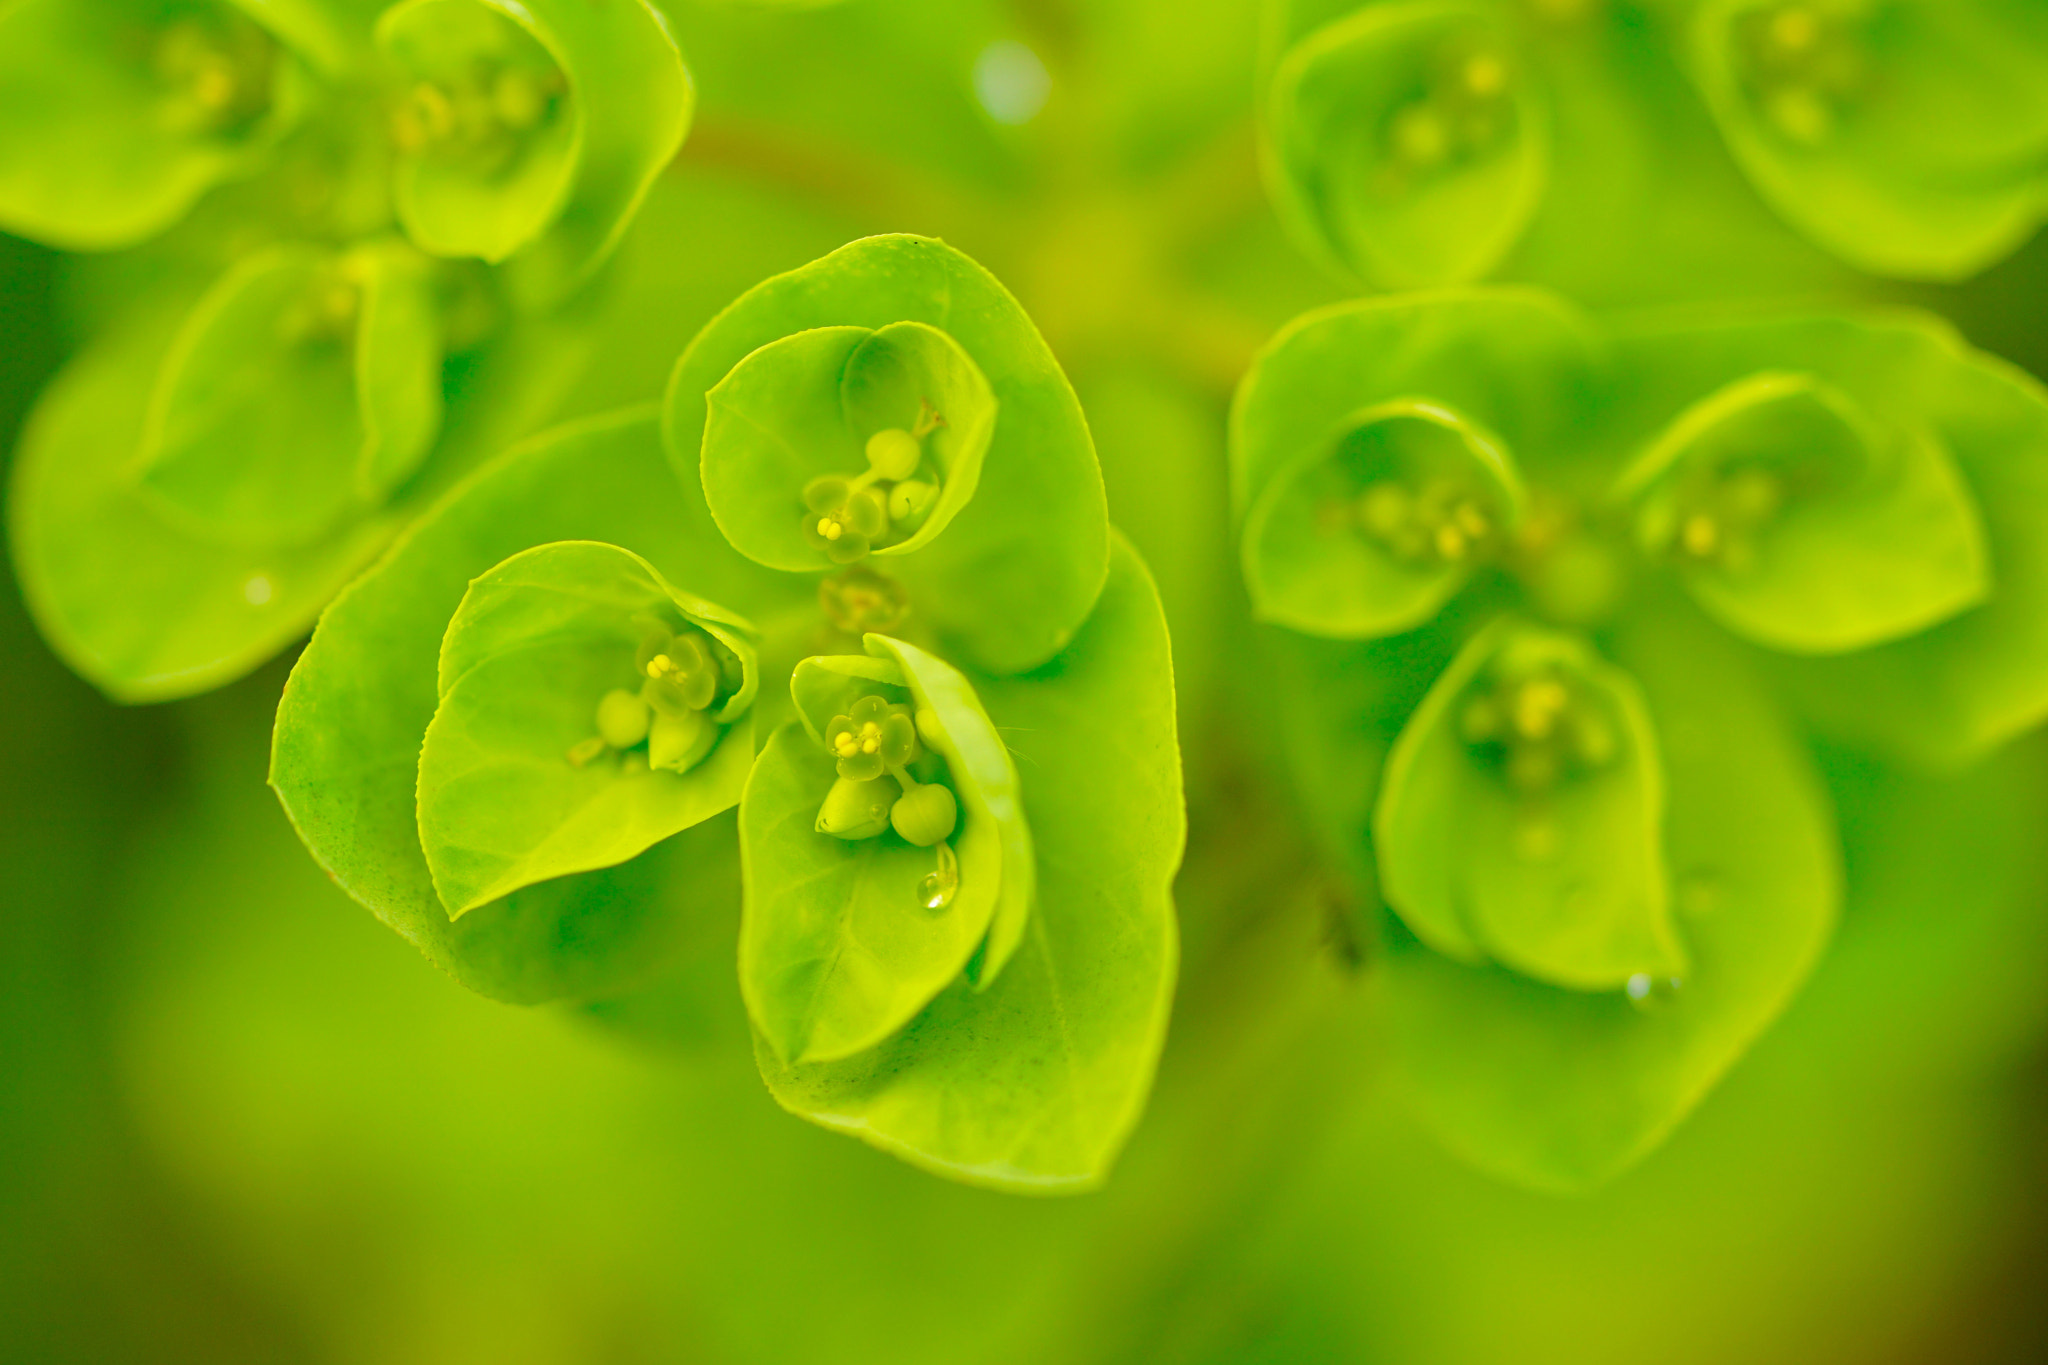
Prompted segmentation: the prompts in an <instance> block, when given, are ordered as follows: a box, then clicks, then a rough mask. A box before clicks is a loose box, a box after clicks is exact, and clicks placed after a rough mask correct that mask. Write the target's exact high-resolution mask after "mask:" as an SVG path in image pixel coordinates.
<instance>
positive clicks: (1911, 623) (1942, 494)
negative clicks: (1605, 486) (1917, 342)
mask: <svg viewBox="0 0 2048 1365" xmlns="http://www.w3.org/2000/svg"><path fill="white" fill-rule="evenodd" d="M1620 492H1621V494H1622V495H1623V496H1624V497H1627V498H1631V499H1633V500H1634V501H1635V503H1636V527H1637V535H1638V539H1639V540H1640V541H1641V542H1642V544H1643V546H1644V548H1645V549H1646V550H1647V551H1649V552H1650V553H1651V554H1653V555H1656V556H1659V557H1663V558H1669V559H1671V560H1674V561H1676V562H1677V564H1678V565H1679V569H1680V573H1681V576H1682V577H1683V579H1684V580H1685V583H1686V586H1687V587H1688V588H1689V589H1690V590H1691V591H1692V594H1693V596H1694V597H1696V598H1697V599H1698V600H1699V602H1700V604H1701V605H1702V606H1703V607H1705V608H1706V609H1707V611H1708V612H1709V613H1711V614H1712V615H1713V616H1714V617H1715V619H1717V620H1719V621H1720V622H1721V623H1722V624H1723V625H1725V626H1727V627H1728V628H1729V629H1730V630H1733V631H1735V632H1736V633H1737V634H1739V635H1744V636H1747V637H1748V638H1750V639H1752V640H1755V641H1756V642H1758V643H1759V644H1763V645H1767V646H1770V647H1772V648H1774V649H1782V650H1787V651H1789V652H1792V653H1796V654H1836V653H1844V652H1847V651H1849V650H1853V649H1862V648H1866V647H1868V646H1870V645H1874V644H1881V643H1884V642H1885V641H1887V640H1895V639H1899V638H1901V637H1903V636H1907V635H1912V634H1915V633H1917V632H1919V631H1922V630H1925V629H1926V628H1928V627H1929V626H1932V625H1935V624H1937V623H1938V622H1941V621H1945V620H1947V619H1948V618H1950V617H1952V616H1955V615H1957V614H1958V613H1960V612H1962V611H1965V610H1967V609H1968V608H1970V607H1973V606H1975V605H1977V604H1978V603H1979V602H1981V601H1983V599H1984V598H1985V597H1986V596H1987V595H1988V594H1989V593H1990V591H1991V565H1990V562H1989V557H1988V553H1987V550H1986V547H1985V543H1984V531H1983V527H1982V525H1981V524H1980V522H1979V519H1978V515H1977V508H1976V505H1975V502H1974V501H1973V499H1972V497H1971V495H1970V491H1969V488H1968V486H1967V485H1965V484H1964V482H1963V479H1962V476H1961V475H1960V474H1959V473H1958V472H1957V471H1956V468H1955V465H1954V463H1953V462H1952V461H1951V460H1950V459H1949V457H1948V453H1947V452H1946V451H1945V450H1943V449H1942V447H1941V442H1940V440H1939V438H1938V437H1936V436H1935V435H1933V434H1932V433H1931V432H1929V431H1927V430H1926V429H1925V428H1915V429H1912V430H1906V431H1896V430H1885V429H1883V428H1881V427H1879V426H1878V425H1877V424H1876V422H1875V421H1874V420H1873V419H1872V418H1871V417H1870V415H1869V414H1867V413H1866V412H1865V411H1864V410H1863V408H1862V406H1861V405H1860V404H1858V403H1857V402H1856V401H1855V400H1854V399H1852V398H1850V397H1849V396H1848V395H1847V394H1845V393H1843V392H1842V391H1841V390H1839V389H1837V388H1835V387H1834V386H1833V385H1830V384H1827V383H1824V382H1822V381H1821V380H1819V379H1817V378H1815V377H1814V376H1812V375H1808V374H1784V373H1765V374H1758V375H1753V376H1751V377H1749V378H1747V379H1743V380H1738V381H1737V382H1736V383H1734V384H1731V385H1729V386H1728V387H1726V388H1724V389H1721V390H1719V391H1718V392H1715V393H1713V394H1710V395H1708V396H1707V397H1705V398H1703V399H1701V400H1700V401H1699V402H1698V403H1696V404H1694V405H1693V406H1692V407H1691V408H1688V409H1687V410H1686V411H1685V412H1683V413H1681V414H1680V415H1679V416H1678V418H1677V420H1676V421H1674V422H1673V423H1672V424H1671V426H1670V427H1668V428H1667V429H1666V430H1665V431H1664V432H1663V433H1662V434H1661V435H1660V436H1659V437H1658V438H1657V440H1656V442H1655V443H1654V444H1652V445H1651V447H1650V448H1649V449H1648V450H1647V451H1645V452H1644V453H1643V455H1642V457H1641V458H1640V459H1639V460H1638V461H1637V463H1636V464H1635V465H1634V466H1633V467H1632V468H1631V469H1630V470H1629V471H1628V472H1627V473H1626V474H1624V475H1623V477H1622V482H1621V485H1620Z"/></svg>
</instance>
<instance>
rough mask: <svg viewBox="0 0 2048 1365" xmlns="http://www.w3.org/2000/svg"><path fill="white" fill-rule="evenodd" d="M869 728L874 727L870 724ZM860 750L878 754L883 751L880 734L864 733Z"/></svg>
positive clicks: (865, 752)
mask: <svg viewBox="0 0 2048 1365" xmlns="http://www.w3.org/2000/svg"><path fill="white" fill-rule="evenodd" d="M868 728H869V729H873V728H874V727H873V726H869V727H868ZM860 751H861V752H862V753H864V754H878V753H880V752H882V737H881V736H880V735H862V736H861V741H860Z"/></svg>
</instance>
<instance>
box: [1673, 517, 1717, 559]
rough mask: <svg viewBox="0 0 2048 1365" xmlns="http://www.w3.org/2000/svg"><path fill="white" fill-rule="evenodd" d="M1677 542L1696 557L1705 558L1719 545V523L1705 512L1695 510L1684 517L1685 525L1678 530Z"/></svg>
mask: <svg viewBox="0 0 2048 1365" xmlns="http://www.w3.org/2000/svg"><path fill="white" fill-rule="evenodd" d="M1678 541H1679V544H1681V545H1683V546H1684V547H1685V552H1686V553H1687V554H1689V555H1692V556H1693V557H1694V558H1696V559H1705V558H1706V557H1707V556H1708V555H1711V554H1712V553H1714V551H1715V550H1717V549H1719V548H1720V545H1721V525H1720V523H1719V522H1717V521H1715V520H1714V519H1713V518H1712V517H1710V516H1708V515H1707V514H1706V513H1705V512H1695V513H1693V514H1692V515H1691V516H1689V517H1687V518H1686V519H1685V525H1684V526H1683V527H1681V528H1680V529H1679V532H1678Z"/></svg>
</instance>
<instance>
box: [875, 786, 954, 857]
mask: <svg viewBox="0 0 2048 1365" xmlns="http://www.w3.org/2000/svg"><path fill="white" fill-rule="evenodd" d="M889 823H890V824H892V825H894V826H895V827H896V832H897V833H898V834H900V835H902V836H903V837H904V839H905V840H907V841H908V842H910V843H913V844H916V845H917V846H918V847H919V848H930V847H931V846H932V845H933V844H936V843H938V842H939V841H940V840H942V839H945V838H948V837H950V836H951V835H952V833H953V827H954V826H955V825H957V824H959V823H960V805H959V803H958V802H957V801H955V800H954V799H953V793H952V792H950V791H948V790H947V789H946V788H944V787H942V786H940V785H939V784H938V783H936V782H927V783H925V784H924V785H923V786H920V787H913V788H911V789H910V790H909V791H907V792H905V793H904V794H903V799H902V800H900V801H898V802H897V803H896V804H895V805H894V806H893V807H892V808H891V809H890V811H889Z"/></svg>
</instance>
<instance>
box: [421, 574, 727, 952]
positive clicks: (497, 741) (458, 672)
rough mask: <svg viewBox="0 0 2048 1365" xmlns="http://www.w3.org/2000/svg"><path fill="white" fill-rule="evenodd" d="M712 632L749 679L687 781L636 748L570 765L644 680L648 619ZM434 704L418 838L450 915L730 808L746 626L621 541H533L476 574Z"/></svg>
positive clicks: (609, 861) (634, 849)
mask: <svg viewBox="0 0 2048 1365" xmlns="http://www.w3.org/2000/svg"><path fill="white" fill-rule="evenodd" d="M650 618H651V619H654V620H658V621H663V622H667V623H669V624H670V625H674V624H679V623H688V624H689V625H691V626H694V627H696V628H698V629H703V630H706V631H715V632H716V634H717V638H718V639H719V640H720V642H721V643H722V644H724V645H725V646H726V647H727V648H729V649H731V650H732V651H733V653H734V654H735V655H737V657H738V659H739V661H740V664H741V667H742V669H743V671H744V681H743V683H742V685H741V686H740V687H738V688H736V689H734V691H733V694H732V697H731V700H730V701H729V702H728V703H727V704H726V705H725V706H724V707H723V708H722V709H721V710H720V712H719V714H718V716H717V718H716V720H715V721H714V722H712V723H716V724H719V725H720V726H721V727H722V729H723V731H724V732H723V734H722V736H721V737H720V738H719V739H718V740H717V741H716V743H715V747H713V748H712V749H711V751H710V753H709V754H708V755H707V756H706V757H704V758H703V759H702V760H700V761H699V762H698V763H697V764H696V765H695V766H693V767H691V768H690V769H689V770H688V771H685V772H673V771H667V770H664V769H661V768H658V767H656V768H651V767H650V766H649V762H648V760H649V755H648V754H644V753H641V752H639V751H637V750H633V751H630V752H627V753H623V754H620V753H613V752H604V753H600V754H597V755H595V756H590V757H586V758H584V759H583V761H580V762H579V761H576V759H575V758H572V754H575V753H576V752H577V748H578V746H579V745H581V744H583V743H584V742H585V741H587V740H588V739H589V738H590V737H591V736H592V735H593V733H595V732H596V728H597V727H596V726H595V725H594V722H593V716H594V713H595V712H596V711H597V708H598V703H599V701H600V700H601V699H602V698H603V697H604V696H605V695H606V694H607V693H608V692H610V691H612V690H614V689H618V690H626V689H634V688H637V687H639V685H640V684H641V682H642V681H643V678H642V673H641V670H640V668H639V667H638V666H637V665H636V662H635V653H634V651H635V649H636V647H637V646H638V645H639V644H640V643H641V641H642V640H643V639H644V638H645V637H646V635H647V633H648V629H649V625H648V622H649V620H650ZM439 678H440V683H439V691H440V704H439V705H438V706H437V707H436V709H435V711H434V719H433V722H432V723H431V724H429V725H428V726H427V732H426V740H425V743H424V744H423V746H422V747H421V750H420V763H419V828H420V844H421V847H422V848H423V850H424V851H425V853H426V858H427V866H428V869H429V871H430V872H431V873H432V875H433V879H434V887H435V890H436V891H437V892H438V893H439V895H440V898H441V902H442V904H443V905H445V906H447V908H448V913H449V917H450V918H451V919H452V918H455V917H457V916H460V915H462V914H465V913H467V912H468V911H470V910H474V909H475V908H476V907H478V906H480V905H483V904H485V903H487V902H490V901H493V900H496V899H498V898H499V897H501V896H505V895H509V894H510V893H511V892H513V891H516V890H518V889H519V888H521V887H524V886H530V885H532V884H533V883H535V882H540V881H545V880H547V879H549V878H553V877H560V876H564V875H567V874H569V873H572V872H585V871H589V870H591V869H594V868H600V867H609V866H611V865H613V864H615V863H622V862H624V861H626V860H627V859H629V858H632V857H635V856H637V855H638V854H640V853H641V852H643V851H644V850H645V849H647V848H648V847H650V846H652V845H653V844H656V843H658V842H660V841H661V840H663V839H666V838H668V837H669V836H670V835H672V834H675V833H677V832H679V831H681V830H684V829H687V828H688V827H689V826H691V825H694V824H696V823H698V822H699V821H701V820H705V819H708V818H709V817H711V816H713V815H716V814H717V813H718V812H720V811H722V810H725V809H728V808H729V807H731V806H733V805H736V804H737V803H738V801H739V797H740V788H741V787H742V786H744V785H745V783H746V777H747V770H748V768H750V767H751V766H752V764H753V760H754V745H753V728H752V725H751V723H749V722H748V721H747V720H746V719H745V716H746V710H747V706H748V704H749V703H750V702H751V701H752V699H753V695H754V693H755V691H756V690H758V688H759V686H760V681H759V667H758V664H757V662H756V658H755V652H754V647H753V645H752V644H751V643H750V642H749V640H748V638H747V635H746V633H745V632H744V627H743V625H742V624H741V623H739V622H738V621H737V620H736V619H735V618H732V617H731V616H730V615H729V614H728V613H725V612H723V611H720V610H719V609H717V608H715V607H712V606H711V605H710V604H709V603H705V602H702V601H700V600H699V599H696V598H693V597H690V596H688V595H687V594H682V593H678V592H676V591H675V590H674V589H672V588H671V587H670V586H669V585H668V584H667V583H666V582H664V581H663V580H662V578H661V576H660V574H659V573H657V572H656V571H655V570H654V569H653V567H652V566H650V565H649V564H648V563H647V562H646V561H645V560H643V559H641V558H640V557H639V556H638V555H635V554H632V553H631V552H629V551H626V550H621V549H619V548H617V547H616V546H611V545H600V544H595V543H590V542H573V541H572V542H558V543H555V544H551V545H543V546H537V547H535V548H534V549H532V550H528V551H526V552H524V553H522V554H518V555H514V556H513V557H512V558H511V559H509V560H507V561H505V562H504V563H503V564H500V565H498V566H497V567H496V568H494V569H492V570H491V571H490V572H489V573H487V574H484V575H482V576H481V577H479V578H477V579H476V580H475V581H474V582H473V583H472V584H471V585H470V588H469V591H468V592H467V593H465V594H464V595H463V599H462V605H461V606H460V607H458V608H457V609H456V612H455V616H454V618H453V619H452V620H451V621H450V622H449V624H448V633H447V635H446V636H445V637H443V640H442V644H441V658H440V670H439Z"/></svg>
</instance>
